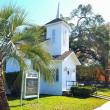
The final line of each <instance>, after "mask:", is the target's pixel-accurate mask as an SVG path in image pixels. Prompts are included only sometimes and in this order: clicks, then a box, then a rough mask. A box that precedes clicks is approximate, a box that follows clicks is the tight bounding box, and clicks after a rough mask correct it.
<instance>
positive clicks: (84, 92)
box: [71, 86, 93, 97]
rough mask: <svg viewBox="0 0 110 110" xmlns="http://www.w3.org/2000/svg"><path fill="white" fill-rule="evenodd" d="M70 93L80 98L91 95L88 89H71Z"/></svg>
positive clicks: (90, 90)
mask: <svg viewBox="0 0 110 110" xmlns="http://www.w3.org/2000/svg"><path fill="white" fill-rule="evenodd" d="M71 93H72V94H73V95H74V96H80V97H90V95H91V94H92V93H93V89H92V88H90V87H74V86H73V87H71Z"/></svg>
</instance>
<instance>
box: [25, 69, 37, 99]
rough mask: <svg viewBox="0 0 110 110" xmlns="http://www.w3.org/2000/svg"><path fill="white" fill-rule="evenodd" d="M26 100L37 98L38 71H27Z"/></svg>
mask: <svg viewBox="0 0 110 110" xmlns="http://www.w3.org/2000/svg"><path fill="white" fill-rule="evenodd" d="M25 76H26V77H25V87H24V88H25V90H24V98H33V97H37V92H38V73H37V72H36V71H34V70H33V71H32V70H31V71H26V75H25Z"/></svg>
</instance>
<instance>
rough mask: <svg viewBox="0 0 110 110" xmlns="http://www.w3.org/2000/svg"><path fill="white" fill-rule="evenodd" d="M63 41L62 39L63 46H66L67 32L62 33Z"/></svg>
mask: <svg viewBox="0 0 110 110" xmlns="http://www.w3.org/2000/svg"><path fill="white" fill-rule="evenodd" d="M63 39H64V41H63V42H64V45H66V42H67V31H64V35H63Z"/></svg>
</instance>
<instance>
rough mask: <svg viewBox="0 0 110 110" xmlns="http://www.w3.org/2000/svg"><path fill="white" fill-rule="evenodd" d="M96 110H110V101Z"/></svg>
mask: <svg viewBox="0 0 110 110" xmlns="http://www.w3.org/2000/svg"><path fill="white" fill-rule="evenodd" d="M94 110H110V101H108V102H106V103H105V104H103V105H102V106H100V107H98V108H96V109H94Z"/></svg>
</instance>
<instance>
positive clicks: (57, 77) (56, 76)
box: [55, 69, 59, 81]
mask: <svg viewBox="0 0 110 110" xmlns="http://www.w3.org/2000/svg"><path fill="white" fill-rule="evenodd" d="M55 81H59V70H58V69H56V75H55Z"/></svg>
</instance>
